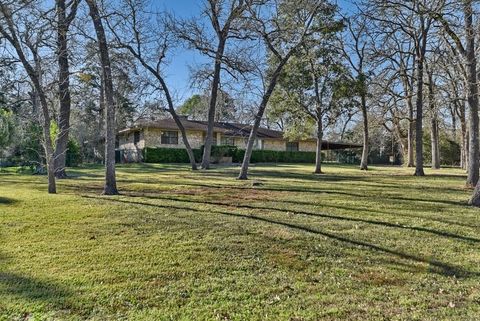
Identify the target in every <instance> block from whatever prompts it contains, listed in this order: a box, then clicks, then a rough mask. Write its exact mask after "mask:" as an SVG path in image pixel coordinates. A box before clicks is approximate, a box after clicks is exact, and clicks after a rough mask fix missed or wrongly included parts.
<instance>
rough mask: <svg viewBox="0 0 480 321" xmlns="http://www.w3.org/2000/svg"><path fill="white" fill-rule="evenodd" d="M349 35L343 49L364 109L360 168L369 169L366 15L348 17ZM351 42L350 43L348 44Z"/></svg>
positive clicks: (361, 106) (362, 109)
mask: <svg viewBox="0 0 480 321" xmlns="http://www.w3.org/2000/svg"><path fill="white" fill-rule="evenodd" d="M347 26H348V36H347V40H346V41H344V43H343V44H342V49H343V52H344V55H345V57H346V58H347V61H348V62H349V64H350V66H351V68H352V69H353V71H354V72H355V81H356V83H357V86H356V87H357V89H358V90H357V92H358V96H359V97H360V108H361V111H362V121H363V149H362V159H361V161H360V169H361V170H368V146H369V145H368V144H369V141H368V140H369V135H368V108H367V96H368V83H367V82H368V72H367V71H366V70H365V65H366V59H367V43H368V39H367V28H368V25H367V21H366V19H365V17H362V16H361V15H359V16H358V17H354V18H350V19H347ZM347 43H350V45H347Z"/></svg>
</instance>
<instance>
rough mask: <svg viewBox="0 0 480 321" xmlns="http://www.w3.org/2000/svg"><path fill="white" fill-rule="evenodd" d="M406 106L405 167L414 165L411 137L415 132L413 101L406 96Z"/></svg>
mask: <svg viewBox="0 0 480 321" xmlns="http://www.w3.org/2000/svg"><path fill="white" fill-rule="evenodd" d="M407 106H408V133H407V167H414V166H415V161H414V157H413V137H414V132H415V122H414V120H413V102H412V98H411V97H408V98H407Z"/></svg>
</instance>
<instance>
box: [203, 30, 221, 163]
mask: <svg viewBox="0 0 480 321" xmlns="http://www.w3.org/2000/svg"><path fill="white" fill-rule="evenodd" d="M224 51H225V40H224V39H220V42H219V44H218V48H217V53H216V56H215V66H214V71H213V81H212V91H211V94H210V104H209V106H208V124H207V137H206V138H205V144H204V146H203V157H202V168H203V169H209V168H210V154H211V152H212V144H213V128H214V125H215V109H216V107H217V96H218V87H219V86H220V72H221V69H222V57H223V53H224Z"/></svg>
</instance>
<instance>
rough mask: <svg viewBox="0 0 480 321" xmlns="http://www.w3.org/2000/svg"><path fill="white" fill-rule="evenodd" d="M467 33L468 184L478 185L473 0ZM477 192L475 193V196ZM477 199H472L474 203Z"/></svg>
mask: <svg viewBox="0 0 480 321" xmlns="http://www.w3.org/2000/svg"><path fill="white" fill-rule="evenodd" d="M464 8H465V9H464V10H465V33H466V39H467V45H466V49H465V54H466V60H467V82H468V83H467V95H468V96H467V100H468V105H469V107H470V108H469V116H470V117H469V118H470V120H469V127H470V128H469V134H470V141H469V144H468V145H469V152H468V175H467V186H471V187H474V186H476V185H477V182H478V176H479V168H478V167H479V159H478V157H479V143H478V84H477V59H476V57H475V29H474V26H473V8H472V1H466V2H465V7H464ZM475 195H476V194H474V196H475ZM476 202H477V201H476V200H474V199H472V204H474V203H476Z"/></svg>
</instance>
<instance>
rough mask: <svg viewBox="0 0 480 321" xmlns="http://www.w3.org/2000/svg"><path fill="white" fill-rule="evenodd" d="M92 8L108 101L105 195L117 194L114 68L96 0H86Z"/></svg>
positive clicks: (91, 14) (91, 12)
mask: <svg viewBox="0 0 480 321" xmlns="http://www.w3.org/2000/svg"><path fill="white" fill-rule="evenodd" d="M86 2H87V4H88V7H89V9H90V17H91V18H92V21H93V25H94V28H95V33H96V34H97V40H98V48H99V52H100V60H101V64H102V74H103V79H104V85H105V88H104V90H105V101H106V109H107V110H106V120H105V125H106V128H105V186H104V189H103V194H104V195H116V194H118V190H117V181H116V175H115V136H116V135H115V134H116V133H115V102H114V98H113V80H112V69H111V65H110V55H109V51H108V43H107V38H106V36H105V29H104V28H103V23H102V20H101V17H100V13H99V11H98V7H97V3H96V0H86Z"/></svg>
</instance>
